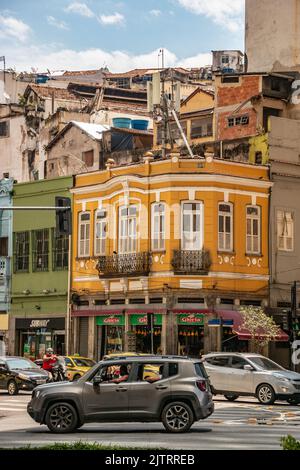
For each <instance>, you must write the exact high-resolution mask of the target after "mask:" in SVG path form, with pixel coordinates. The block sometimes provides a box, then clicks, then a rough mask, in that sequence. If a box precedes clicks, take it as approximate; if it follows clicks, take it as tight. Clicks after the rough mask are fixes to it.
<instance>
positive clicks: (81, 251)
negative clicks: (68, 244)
mask: <svg viewBox="0 0 300 470" xmlns="http://www.w3.org/2000/svg"><path fill="white" fill-rule="evenodd" d="M84 215H88V216H89V220H82V217H83V216H84ZM82 227H84V229H83V230H84V237H83V238H81V228H82ZM90 242H91V212H90V211H85V212H80V213H79V214H78V257H79V258H88V257H89V256H90V250H91V248H90Z"/></svg>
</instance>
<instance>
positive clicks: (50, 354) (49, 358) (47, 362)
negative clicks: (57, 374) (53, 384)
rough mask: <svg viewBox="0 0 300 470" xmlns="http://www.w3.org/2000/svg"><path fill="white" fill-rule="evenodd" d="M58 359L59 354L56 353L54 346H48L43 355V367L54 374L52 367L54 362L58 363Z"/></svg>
mask: <svg viewBox="0 0 300 470" xmlns="http://www.w3.org/2000/svg"><path fill="white" fill-rule="evenodd" d="M56 361H57V356H56V355H55V354H54V351H53V349H52V348H48V349H47V350H46V354H45V355H44V357H43V366H42V368H43V369H44V370H46V371H47V372H49V373H50V374H51V376H52V368H53V366H54V364H56Z"/></svg>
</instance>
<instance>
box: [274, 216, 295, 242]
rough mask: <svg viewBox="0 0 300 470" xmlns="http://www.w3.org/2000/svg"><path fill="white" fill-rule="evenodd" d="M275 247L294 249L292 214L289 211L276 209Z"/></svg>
mask: <svg viewBox="0 0 300 470" xmlns="http://www.w3.org/2000/svg"><path fill="white" fill-rule="evenodd" d="M277 248H278V250H280V251H294V214H293V213H292V212H290V211H284V210H278V211H277Z"/></svg>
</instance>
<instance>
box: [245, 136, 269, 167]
mask: <svg viewBox="0 0 300 470" xmlns="http://www.w3.org/2000/svg"><path fill="white" fill-rule="evenodd" d="M249 144H250V149H249V162H250V163H255V155H256V152H261V153H262V164H263V165H266V164H267V163H268V162H269V141H268V134H263V135H258V136H256V137H251V138H250V139H249Z"/></svg>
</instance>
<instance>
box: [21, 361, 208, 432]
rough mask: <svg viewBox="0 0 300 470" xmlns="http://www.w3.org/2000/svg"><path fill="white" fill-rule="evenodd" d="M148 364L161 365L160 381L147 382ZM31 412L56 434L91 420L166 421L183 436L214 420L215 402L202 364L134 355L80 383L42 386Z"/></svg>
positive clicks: (89, 374) (95, 370) (95, 369)
mask: <svg viewBox="0 0 300 470" xmlns="http://www.w3.org/2000/svg"><path fill="white" fill-rule="evenodd" d="M149 366H155V367H157V368H158V367H159V370H160V373H161V376H160V377H159V378H158V380H156V381H155V382H153V381H151V380H147V379H146V378H145V374H144V370H145V369H147V368H149ZM117 369H118V373H117V374H116V370H117ZM124 370H125V373H124ZM115 392H118V393H117V395H116V393H115ZM116 396H117V399H116ZM27 411H28V413H29V414H30V416H31V417H32V418H33V419H34V420H35V421H36V422H38V423H40V424H46V425H47V426H48V428H49V430H50V431H52V432H54V433H70V432H72V431H75V430H76V429H78V428H80V427H81V426H82V425H83V424H84V423H88V422H162V423H163V425H164V426H165V428H166V430H167V431H168V432H173V433H183V432H187V431H188V430H189V429H190V427H191V426H192V424H193V423H194V422H195V421H198V420H201V419H206V418H207V417H208V416H210V415H211V414H212V413H213V411H214V404H213V401H212V393H211V390H210V385H209V380H208V378H207V374H206V371H205V368H204V366H203V364H202V363H201V361H200V360H193V359H188V358H182V357H179V356H178V357H177V356H170V357H166V356H147V357H143V356H140V357H139V356H130V357H124V358H122V359H116V360H106V361H101V362H99V363H98V364H97V365H95V367H93V369H91V370H90V371H89V372H87V373H86V374H85V375H84V376H83V377H81V378H80V379H78V380H77V381H76V382H69V383H61V384H56V385H55V386H53V385H52V386H51V385H42V386H40V387H37V388H36V389H35V390H34V391H33V393H32V399H31V401H30V403H29V404H28V408H27Z"/></svg>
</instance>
